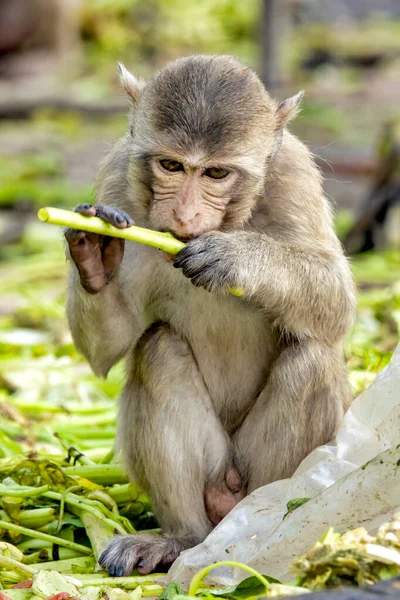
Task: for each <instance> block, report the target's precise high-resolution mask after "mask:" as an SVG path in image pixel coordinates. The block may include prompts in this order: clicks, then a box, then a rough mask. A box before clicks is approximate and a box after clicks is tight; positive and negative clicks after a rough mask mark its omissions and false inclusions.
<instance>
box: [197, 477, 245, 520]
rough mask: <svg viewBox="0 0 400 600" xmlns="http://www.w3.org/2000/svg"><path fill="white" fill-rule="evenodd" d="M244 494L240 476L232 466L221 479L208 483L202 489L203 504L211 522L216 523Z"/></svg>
mask: <svg viewBox="0 0 400 600" xmlns="http://www.w3.org/2000/svg"><path fill="white" fill-rule="evenodd" d="M245 495H246V493H245V489H244V485H243V483H242V480H241V477H240V475H239V472H238V471H237V470H236V469H235V468H234V467H230V468H229V469H228V471H227V472H226V474H225V479H224V480H223V481H215V482H210V483H208V484H207V485H206V488H205V490H204V504H205V507H206V511H207V515H208V518H209V519H210V521H211V523H212V524H213V525H218V523H220V521H222V519H223V518H224V517H226V515H227V514H228V513H229V512H230V511H231V510H232V508H234V507H235V506H236V504H238V502H240V501H241V500H243V498H244V497H245Z"/></svg>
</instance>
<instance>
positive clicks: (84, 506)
mask: <svg viewBox="0 0 400 600" xmlns="http://www.w3.org/2000/svg"><path fill="white" fill-rule="evenodd" d="M44 496H45V497H46V498H51V499H52V500H59V501H61V500H62V497H63V495H62V494H59V493H58V492H46V494H44ZM89 502H90V501H86V500H85V499H83V498H82V499H80V498H77V497H76V498H74V497H73V495H72V494H66V495H65V503H66V504H70V505H71V506H74V507H75V508H78V509H79V510H84V511H86V512H88V513H90V514H91V515H93V516H94V517H96V518H97V519H99V520H100V521H102V522H103V523H104V524H105V525H108V526H109V527H111V528H112V529H116V530H117V531H119V533H122V534H124V533H127V531H126V529H125V527H123V526H122V525H121V524H120V523H119V522H118V521H116V520H113V519H110V518H108V517H106V516H105V515H104V514H103V513H102V512H101V511H100V510H99V509H98V508H95V507H93V505H91V504H90V503H89ZM108 512H110V511H108ZM111 514H112V513H111Z"/></svg>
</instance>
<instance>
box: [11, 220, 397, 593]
mask: <svg viewBox="0 0 400 600" xmlns="http://www.w3.org/2000/svg"><path fill="white" fill-rule="evenodd" d="M3 254H4V255H3V262H2V263H1V264H0V279H1V281H2V296H1V304H0V504H1V507H0V535H1V538H2V540H3V542H7V543H11V544H12V545H13V547H12V548H11V547H9V546H6V545H4V544H3V545H0V553H1V554H0V582H1V583H2V585H3V586H4V588H6V590H5V593H6V595H8V596H9V597H12V598H15V600H25V598H26V599H28V598H30V597H31V596H32V592H34V595H35V597H37V596H38V597H41V598H45V597H49V596H52V595H54V594H55V593H61V592H62V593H64V596H63V597H65V598H66V597H67V596H66V595H65V594H67V595H72V596H73V595H76V593H77V589H80V591H79V594H81V595H82V597H87V598H98V597H101V594H102V593H103V592H101V590H103V591H104V589H105V587H107V586H111V587H107V590H108V592H110V590H113V591H112V592H110V594H111V595H110V594H108V595H109V597H111V598H113V597H114V596H115V597H118V598H125V596H124V595H121V594H123V593H122V592H117V591H116V588H117V587H118V588H123V589H124V590H125V593H126V594H129V595H130V597H133V598H139V597H140V596H141V595H144V596H154V595H158V594H159V593H161V591H162V588H161V587H160V586H159V584H158V583H157V582H158V580H159V576H157V574H156V575H151V576H147V577H144V578H143V577H135V574H133V578H124V579H110V578H108V577H106V573H104V572H102V571H100V570H99V567H98V566H96V559H97V557H98V556H99V553H100V551H101V549H102V547H103V546H104V544H105V540H106V539H107V538H108V537H109V536H111V535H112V534H113V533H114V532H120V533H124V532H128V533H129V532H134V531H135V530H154V529H156V528H157V523H156V522H155V520H154V517H153V515H152V513H151V507H150V504H149V501H148V498H147V497H146V496H145V495H144V494H143V493H141V491H140V490H139V489H137V488H136V486H134V485H133V484H129V483H128V480H127V477H126V475H125V473H124V472H123V470H122V468H121V466H120V464H119V461H118V456H113V454H112V445H113V440H114V434H115V419H116V397H117V395H118V391H119V389H120V387H121V384H122V381H123V368H122V365H117V366H116V367H114V368H113V369H112V371H111V373H110V375H109V377H108V379H107V380H106V381H102V380H99V379H96V378H95V377H94V376H93V375H92V374H91V373H90V370H89V368H88V366H87V365H86V363H85V362H84V361H83V359H82V358H80V357H79V356H78V354H77V352H76V350H75V349H74V347H73V344H72V341H71V337H70V334H69V332H68V328H67V324H66V320H65V315H64V302H65V285H66V284H65V281H66V271H67V266H66V263H65V259H64V255H63V249H62V242H61V235H60V232H59V230H58V229H57V228H54V227H50V226H46V225H43V224H40V223H35V222H34V221H33V222H31V224H30V225H29V226H28V227H27V229H26V231H25V234H24V237H23V240H22V242H19V243H18V244H14V245H9V246H7V247H5V248H3ZM5 258H7V260H4V259H5ZM352 267H353V271H354V274H355V276H356V279H357V281H358V284H359V289H360V293H359V308H358V315H357V321H356V324H355V327H354V329H353V331H352V332H351V334H350V335H349V337H348V339H347V341H346V356H347V362H348V366H349V370H350V379H351V383H352V386H353V390H354V394H355V395H356V394H358V393H359V392H360V391H362V390H363V389H364V388H365V387H366V386H367V385H368V384H369V383H370V382H371V380H372V379H373V378H374V377H375V374H376V373H377V372H378V371H380V370H381V369H382V368H383V367H384V366H385V365H386V364H387V362H388V361H389V360H390V356H391V353H392V351H393V349H394V348H395V345H396V343H397V340H398V337H399V332H400V257H399V253H395V252H392V253H391V252H386V253H371V254H370V255H364V256H362V257H360V258H356V259H353V261H352ZM55 434H57V435H55ZM396 531H397V530H396ZM365 535H366V534H365ZM365 535H364V533H363V532H361V533H360V532H358V533H356V534H349V536H348V537H347V538H341V541H340V542H339V541H338V540H337V539H336V538H335V537H334V538H332V537H331V538H330V540H329V544H330V546H329V548H328V547H327V546H326V544H325V546H324V550H323V551H320V550H318V551H316V550H315V549H314V551H312V553H311V554H310V555H309V556H308V558H306V559H300V560H299V561H298V562H297V563H296V564H295V567H294V568H295V573H296V574H297V575H298V577H300V579H298V580H297V582H298V583H299V582H300V583H301V587H303V586H304V585H305V587H306V588H307V589H313V588H314V587H317V588H318V587H320V586H326V585H329V586H330V585H335V584H336V583H338V582H340V583H343V577H344V579H345V580H346V578H347V579H349V580H350V581H351V582H355V583H365V582H367V583H369V582H370V579H371V580H374V579H379V577H380V576H381V575H382V573H384V574H385V576H386V575H387V573H393V572H394V571H393V569H395V568H396V567H393V569H392V566H393V565H395V564H396V561H394V562H392V563H390V564H391V566H390V568H389V567H388V569H386V571H384V570H382V569H383V567H382V564H387V561H385V560H383V562H382V564H381V562H379V561H380V559H379V555H377V556H375V555H365V556H364V555H363V554H362V553H363V552H364V551H365V548H367V546H368V544H370V543H371V544H372V545H373V544H374V543H375V542H373V541H371V540H369V538H367V537H365ZM396 535H397V534H396ZM389 538H390V536H389ZM368 540H369V541H368ZM392 541H393V540H392ZM397 543H398V542H396V544H397ZM346 544H347V546H346ZM354 544H356V546H357V544H361V546H357V548H355V547H354ZM368 547H369V546H368ZM360 548H361V549H360ZM396 548H397V546H396ZM343 550H345V556H346V558H345V559H343V556H342V551H343ZM350 550H351V552H350ZM398 550H399V548H397V550H396V551H398ZM348 551H349V552H350V554H349V553H348ZM360 552H361V554H360ZM367 554H368V553H367ZM361 555H362V556H364V558H360V556H361ZM396 556H397V555H396ZM396 556H395V558H396ZM310 557H311V558H310ZM341 557H342V558H341ZM311 559H312V560H311ZM396 560H398V559H397V558H396ZM10 561H11V562H10ZM310 561H311V562H310ZM371 561H372V563H373V564H374V565H375V562H374V561H378V563H377V564H378V566H377V567H376V565H375V566H374V567H373V568H372V567H371V564H372V563H371ZM357 565H358V566H357ZM339 567H340V568H339ZM342 567H343V569H344V570H343V571H341V570H340V569H342ZM381 567H382V568H381ZM48 568H49V569H51V570H56V571H57V572H58V573H61V574H63V575H64V574H67V575H68V574H69V575H71V576H72V577H75V580H76V581H75V582H71V580H65V578H64V579H63V578H61V579H60V578H58V579H57V577H55V576H52V577H51V578H50V579H49V578H48V576H47V575H46V574H45V573H44V571H43V569H48ZM371 568H372V571H371ZM338 569H339V570H338ZM37 573H39V574H37ZM32 577H34V579H33V581H34V585H33V588H32V589H29V590H21V589H20V588H17V589H10V588H11V587H12V586H14V585H16V584H17V585H19V584H20V582H21V580H29V581H31V580H32ZM252 581H253V580H252ZM252 581H251V582H250V590H247V591H246V586H244V588H245V589H244V590H243V587H242V588H240V589H239V592H237V590H236V591H234V590H227V591H226V592H221V593H219V592H218V594H217V592H215V591H214V592H213V593H214V595H223V594H225V595H228V596H229V597H237V595H240V597H247V596H249V595H254V593H253V592H254V590H253V588H252ZM257 581H258V584H257V585H263V584H260V582H259V580H257ZM83 584H84V585H85V591H83V590H82V589H81V588H79V586H82V585H83ZM28 585H29V584H28ZM274 585H276V584H274ZM76 586H78V588H77V587H76ZM108 592H107V593H108ZM282 592H283V593H285V589H282V588H279V587H278V588H276V587H272V588H271V590H270V591H269V592H268V593H269V594H272V595H274V594H278V593H279V594H280V593H282ZM170 593H171V588H169V590H168V594H170ZM257 593H259V592H256V594H257ZM286 593H287V592H286ZM85 594H89V595H87V596H85ZM116 594H117V595H116ZM118 594H120V595H119V596H118ZM174 594H176V590H175V592H174ZM60 598H61V597H60Z"/></svg>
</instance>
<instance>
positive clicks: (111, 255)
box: [66, 56, 355, 576]
mask: <svg viewBox="0 0 400 600" xmlns="http://www.w3.org/2000/svg"><path fill="white" fill-rule="evenodd" d="M121 79H122V82H123V85H124V87H125V90H126V92H127V93H128V95H129V97H130V100H131V105H132V107H131V116H130V124H129V129H128V132H127V133H126V135H125V136H124V137H123V138H122V139H121V140H120V141H119V142H118V143H117V144H116V146H115V147H114V149H113V150H112V151H111V153H110V154H109V155H108V156H107V158H106V159H105V162H104V164H103V166H102V169H101V171H100V175H99V178H98V182H97V204H96V205H95V206H91V205H81V206H79V207H77V209H76V210H78V211H79V212H81V213H83V214H87V215H98V216H99V217H101V218H102V219H104V220H105V221H108V222H111V223H112V224H114V225H115V226H116V227H122V228H124V227H129V226H130V225H131V223H132V222H133V221H134V222H135V223H136V224H138V225H140V226H145V227H149V228H152V229H157V230H160V231H170V232H172V233H173V234H174V235H175V236H176V237H178V238H180V239H181V240H184V241H186V242H187V244H186V246H185V248H184V249H183V250H181V252H180V253H179V254H177V255H176V256H175V258H174V259H173V258H172V257H169V256H167V255H166V254H164V253H163V252H161V251H158V250H155V249H154V248H150V247H146V246H143V245H139V244H134V243H126V244H125V248H124V243H123V241H121V240H118V239H115V238H110V237H103V236H98V235H95V234H91V233H84V232H82V231H76V230H67V231H66V237H67V241H68V245H69V253H70V257H71V259H72V260H71V263H72V266H71V270H70V282H69V295H68V307H67V312H68V319H69V323H70V327H71V330H72V335H73V338H74V340H75V344H76V346H77V348H78V350H79V351H80V352H81V353H82V354H83V355H84V356H85V357H86V358H87V360H88V361H89V363H90V365H91V366H92V369H93V371H94V372H95V373H96V374H98V375H99V376H106V375H107V372H108V370H109V369H110V368H111V367H112V366H113V365H114V364H115V363H116V362H117V361H119V360H120V359H121V358H123V357H125V359H126V383H125V387H124V390H123V392H122V397H121V404H120V414H119V433H118V441H119V446H120V448H121V449H122V452H123V457H124V461H125V465H126V468H127V470H128V472H129V474H130V476H131V478H132V479H134V480H135V481H137V482H138V483H140V485H141V486H142V487H143V488H144V489H145V490H146V491H147V492H148V493H149V495H150V498H151V501H152V504H153V508H154V513H155V515H156V517H157V519H158V521H159V523H160V526H161V528H162V530H163V535H149V534H147V535H145V534H138V535H126V536H124V535H120V536H116V537H114V538H113V539H112V540H111V541H110V543H109V545H108V546H107V548H106V549H105V551H104V552H103V554H102V556H101V557H100V563H101V564H102V565H103V566H104V567H105V568H106V569H107V570H108V572H109V573H110V574H111V575H117V576H120V575H128V574H130V573H131V572H132V569H133V568H134V567H136V566H137V567H138V570H139V572H140V573H149V572H150V571H152V570H154V569H155V568H156V567H157V566H159V565H169V564H171V563H172V562H173V561H174V560H175V559H176V558H177V556H178V555H179V553H180V552H181V551H182V550H183V549H185V548H188V547H190V546H192V545H195V544H196V543H198V542H200V541H201V540H203V539H204V538H205V536H207V534H208V533H209V532H210V531H211V530H212V528H213V527H214V526H215V525H216V524H217V523H218V522H219V521H220V520H221V519H222V518H223V517H224V516H225V515H226V514H227V513H228V512H229V511H230V510H231V509H232V508H233V507H234V506H235V505H236V504H237V502H239V500H241V499H242V498H243V497H244V496H245V495H246V494H248V493H250V492H252V491H253V490H255V489H256V488H258V487H260V486H262V485H265V484H267V483H269V482H271V481H274V480H277V479H281V478H284V477H289V476H290V475H292V473H293V472H294V471H295V469H296V468H297V466H298V465H299V463H300V462H301V461H302V460H303V458H304V457H305V456H306V455H307V454H308V453H309V452H310V451H311V450H313V449H314V448H315V447H316V446H318V445H320V444H324V443H325V442H328V441H329V440H331V439H332V438H333V437H334V435H335V433H336V430H337V428H338V425H339V424H340V422H341V419H342V417H343V414H344V412H345V410H346V409H347V407H348V406H349V402H350V391H349V386H348V382H347V376H346V369H345V365H344V360H343V351H342V339H343V337H344V335H345V334H346V333H347V331H348V329H349V327H350V326H351V324H352V321H353V315H354V308H355V290H354V287H353V281H352V277H351V274H350V270H349V267H348V264H347V261H346V259H345V257H344V254H343V252H342V248H341V245H340V243H339V241H338V239H337V237H336V235H335V232H334V227H333V223H332V213H331V208H330V206H329V203H328V201H327V200H326V198H325V197H324V195H323V191H322V187H321V176H320V173H319V171H318V169H317V168H316V166H315V164H314V161H313V158H312V156H311V154H310V152H309V151H308V149H307V148H306V147H305V146H304V145H303V144H302V143H301V142H300V141H299V140H298V139H297V138H296V137H295V136H293V135H292V134H291V133H289V132H288V131H287V129H286V128H285V125H286V123H287V122H288V121H289V120H290V119H291V118H292V117H293V116H294V115H295V114H296V112H297V110H298V104H299V102H300V96H301V95H300V94H298V95H296V96H294V97H292V98H289V99H288V100H285V101H284V102H282V103H281V104H278V103H277V102H275V100H273V99H272V98H271V97H270V96H269V95H268V93H267V92H266V90H265V89H264V87H263V85H262V84H261V82H260V80H259V78H258V77H257V75H256V74H255V73H254V72H253V71H252V70H251V69H249V68H248V67H246V66H244V65H242V64H241V63H239V62H237V61H236V60H235V59H233V58H231V57H227V56H192V57H189V58H183V59H179V60H177V61H176V62H173V63H171V64H169V65H167V66H166V67H164V68H163V69H161V70H160V71H159V72H158V73H156V74H155V75H154V76H153V77H152V78H151V79H150V80H149V81H148V82H147V83H144V82H142V81H137V80H136V79H135V77H134V76H133V75H131V74H130V73H129V72H128V71H126V70H125V68H124V67H121ZM235 287H241V288H243V290H244V295H243V297H242V298H237V297H234V296H232V295H230V294H229V292H228V290H229V289H231V288H235Z"/></svg>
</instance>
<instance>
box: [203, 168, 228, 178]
mask: <svg viewBox="0 0 400 600" xmlns="http://www.w3.org/2000/svg"><path fill="white" fill-rule="evenodd" d="M204 175H205V176H206V177H211V179H223V178H224V177H226V176H227V175H229V171H228V169H220V168H219V167H210V168H209V169H206V170H205V171H204Z"/></svg>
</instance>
